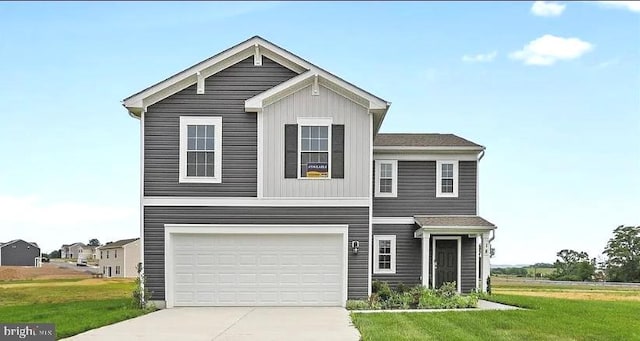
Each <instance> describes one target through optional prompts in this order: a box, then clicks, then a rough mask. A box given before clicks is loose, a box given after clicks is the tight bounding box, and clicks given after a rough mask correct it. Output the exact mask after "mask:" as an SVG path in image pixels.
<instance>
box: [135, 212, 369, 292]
mask: <svg viewBox="0 0 640 341" xmlns="http://www.w3.org/2000/svg"><path fill="white" fill-rule="evenodd" d="M164 224H293V225H295V224H348V225H349V241H352V240H357V241H359V242H360V251H359V252H358V254H357V255H353V253H351V252H349V260H348V271H349V276H348V279H347V281H348V297H349V299H355V298H365V297H366V296H367V282H368V276H367V269H368V267H367V258H368V257H369V255H368V249H369V243H368V237H369V208H368V207H159V206H154V207H145V208H144V263H145V264H144V267H145V274H146V277H147V286H148V288H149V289H150V290H151V291H152V297H153V299H154V300H164V299H165V292H164Z"/></svg>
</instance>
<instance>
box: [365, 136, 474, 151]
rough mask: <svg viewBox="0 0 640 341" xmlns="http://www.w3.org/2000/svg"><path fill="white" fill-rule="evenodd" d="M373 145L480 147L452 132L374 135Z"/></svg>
mask: <svg viewBox="0 0 640 341" xmlns="http://www.w3.org/2000/svg"><path fill="white" fill-rule="evenodd" d="M373 145H374V146H377V147H383V146H384V147H480V148H482V146H481V145H479V144H477V143H474V142H471V141H469V140H466V139H463V138H462V137H460V136H457V135H454V134H405V133H391V134H383V133H380V134H378V135H376V138H375V140H374V141H373Z"/></svg>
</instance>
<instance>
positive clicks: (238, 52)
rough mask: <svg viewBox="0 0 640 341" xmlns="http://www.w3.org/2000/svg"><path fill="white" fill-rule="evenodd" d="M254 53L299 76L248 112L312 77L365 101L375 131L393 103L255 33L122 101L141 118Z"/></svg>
mask: <svg viewBox="0 0 640 341" xmlns="http://www.w3.org/2000/svg"><path fill="white" fill-rule="evenodd" d="M251 56H253V57H254V63H255V64H256V65H261V63H262V56H265V57H267V58H269V59H271V60H273V61H275V62H276V63H278V64H281V65H283V66H284V67H287V68H289V69H291V70H293V71H294V72H296V73H298V74H299V76H297V77H294V78H293V79H291V80H289V81H287V82H285V83H283V84H280V85H278V86H276V87H274V88H272V89H269V90H267V91H265V92H264V93H262V94H259V95H258V96H255V97H253V98H251V99H249V100H247V101H246V102H245V108H246V110H247V111H249V112H256V111H259V110H260V108H261V106H263V105H264V103H265V100H268V99H269V98H271V97H273V96H275V95H278V94H282V92H287V91H289V93H291V91H290V90H288V89H290V88H294V89H296V90H299V89H301V87H300V86H301V85H305V86H306V85H308V82H309V81H310V80H312V81H314V82H317V81H319V82H322V83H323V85H325V86H326V87H328V88H332V90H334V91H336V92H341V94H343V95H345V97H348V96H352V97H354V101H356V102H363V104H366V106H367V107H368V108H369V109H370V112H371V113H372V114H374V119H375V121H376V130H377V129H378V128H379V126H380V125H381V124H382V120H383V119H384V115H385V114H386V111H387V109H388V107H389V105H390V103H388V102H387V101H385V100H383V99H381V98H379V97H377V96H375V95H372V94H371V93H369V92H367V91H365V90H363V89H361V88H358V87H356V86H355V85H353V84H351V83H349V82H346V81H345V80H343V79H341V78H339V77H337V76H335V75H333V74H331V73H329V72H328V71H326V70H324V69H322V68H319V67H318V66H316V65H314V64H312V63H309V62H308V61H306V60H304V59H302V58H300V57H298V56H296V55H295V54H293V53H291V52H289V51H287V50H285V49H283V48H281V47H279V46H276V45H274V44H272V43H271V42H269V41H267V40H265V39H263V38H261V37H259V36H254V37H252V38H250V39H248V40H245V41H244V42H241V43H239V44H237V45H235V46H233V47H230V48H228V49H226V50H224V51H222V52H220V53H218V54H216V55H214V56H212V57H210V58H208V59H206V60H204V61H202V62H200V63H198V64H196V65H193V66H191V67H189V68H187V69H185V70H183V71H181V72H179V73H177V74H175V75H173V76H171V77H169V78H167V79H165V80H163V81H161V82H159V83H156V84H154V85H152V86H150V87H148V88H146V89H144V90H142V91H139V92H137V93H135V94H133V95H131V96H129V97H127V98H125V99H124V100H123V101H122V103H123V105H124V106H125V107H126V108H127V110H128V111H129V113H130V114H131V115H132V116H134V117H139V116H140V114H141V113H142V112H143V111H145V110H146V108H147V107H148V106H150V105H152V104H154V103H157V102H159V101H161V100H162V99H164V98H167V97H169V96H171V95H173V94H175V93H177V92H178V91H181V90H183V89H185V88H187V87H189V86H191V85H193V84H200V82H201V81H202V82H203V80H204V79H205V78H207V77H209V76H212V75H214V74H216V73H218V72H220V71H222V70H224V69H226V68H228V67H230V66H232V65H235V64H236V63H238V62H240V61H242V60H244V59H246V58H248V57H251ZM303 87H304V86H303ZM276 88H277V89H276ZM348 98H349V97H348Z"/></svg>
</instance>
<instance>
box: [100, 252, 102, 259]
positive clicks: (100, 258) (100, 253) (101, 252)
mask: <svg viewBox="0 0 640 341" xmlns="http://www.w3.org/2000/svg"><path fill="white" fill-rule="evenodd" d="M100 259H102V251H100Z"/></svg>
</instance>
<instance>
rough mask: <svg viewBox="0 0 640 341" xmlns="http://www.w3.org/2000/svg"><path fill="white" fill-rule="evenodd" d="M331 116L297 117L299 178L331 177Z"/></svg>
mask: <svg viewBox="0 0 640 341" xmlns="http://www.w3.org/2000/svg"><path fill="white" fill-rule="evenodd" d="M331 123H332V120H331V118H307V117H301V118H298V127H299V128H298V129H299V132H298V136H299V141H298V153H299V157H298V160H300V174H299V178H300V179H329V178H331V172H330V169H331V167H330V160H331V151H330V150H331V149H330V147H331V145H330V141H331Z"/></svg>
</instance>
